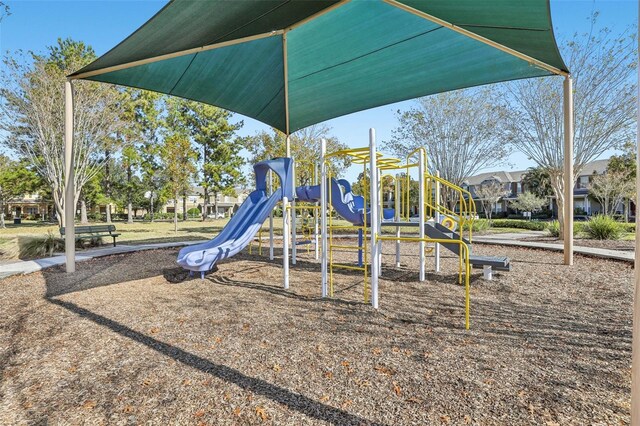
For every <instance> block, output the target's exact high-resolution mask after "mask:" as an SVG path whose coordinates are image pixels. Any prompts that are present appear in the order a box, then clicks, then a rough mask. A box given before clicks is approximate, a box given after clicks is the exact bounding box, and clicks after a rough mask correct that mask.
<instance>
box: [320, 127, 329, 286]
mask: <svg viewBox="0 0 640 426" xmlns="http://www.w3.org/2000/svg"><path fill="white" fill-rule="evenodd" d="M326 153H327V141H326V139H324V138H323V139H322V140H321V141H320V212H319V213H320V222H321V225H320V226H321V228H322V231H321V235H322V259H321V263H320V264H321V270H322V297H327V296H328V294H329V291H328V286H327V165H326V163H325V158H324V157H325V155H326Z"/></svg>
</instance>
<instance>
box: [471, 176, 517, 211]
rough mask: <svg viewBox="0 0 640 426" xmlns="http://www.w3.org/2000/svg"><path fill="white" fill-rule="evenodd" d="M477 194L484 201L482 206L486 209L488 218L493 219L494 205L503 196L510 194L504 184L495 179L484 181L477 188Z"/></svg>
mask: <svg viewBox="0 0 640 426" xmlns="http://www.w3.org/2000/svg"><path fill="white" fill-rule="evenodd" d="M475 192H476V195H477V196H478V198H479V199H480V202H482V208H483V209H484V212H485V214H486V215H487V219H489V221H491V215H492V214H493V207H494V206H495V205H496V204H497V203H498V201H500V199H501V198H502V197H505V196H507V195H508V194H509V191H507V190H506V189H505V188H504V185H503V184H502V183H500V182H498V181H497V180H495V179H492V180H489V181H485V182H482V184H481V185H480V187H479V188H478V189H476V191H475Z"/></svg>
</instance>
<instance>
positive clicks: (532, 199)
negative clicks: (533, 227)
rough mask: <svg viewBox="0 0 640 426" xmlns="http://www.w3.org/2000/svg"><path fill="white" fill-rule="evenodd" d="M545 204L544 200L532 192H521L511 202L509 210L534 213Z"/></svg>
mask: <svg viewBox="0 0 640 426" xmlns="http://www.w3.org/2000/svg"><path fill="white" fill-rule="evenodd" d="M545 204H547V200H546V199H545V198H543V197H539V196H537V195H536V194H535V193H534V192H530V191H527V192H521V193H520V194H518V197H517V198H516V199H515V200H514V201H511V208H513V209H516V210H520V211H522V212H535V211H537V210H540V209H541V208H542V207H543V206H544V205H545Z"/></svg>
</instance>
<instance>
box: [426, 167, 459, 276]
mask: <svg viewBox="0 0 640 426" xmlns="http://www.w3.org/2000/svg"><path fill="white" fill-rule="evenodd" d="M436 177H437V178H439V177H440V170H436ZM435 198H436V199H435V201H434V203H433V204H434V205H435V207H436V211H435V214H434V216H433V218H434V220H435V221H436V223H440V212H439V211H438V209H437V207H438V205H439V204H440V198H441V197H440V181H439V180H436V194H435ZM458 232H462V230H459V231H458ZM433 256H434V258H435V265H434V267H433V269H434V270H435V272H440V243H435V247H434V249H433Z"/></svg>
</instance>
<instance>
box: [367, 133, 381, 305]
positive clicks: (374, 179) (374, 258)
mask: <svg viewBox="0 0 640 426" xmlns="http://www.w3.org/2000/svg"><path fill="white" fill-rule="evenodd" d="M376 154H377V150H376V130H375V129H373V128H371V129H369V182H371V184H370V185H369V186H370V187H371V188H370V190H371V201H370V203H371V208H370V209H369V212H370V217H371V224H370V225H369V226H370V227H371V306H373V307H374V308H375V309H378V276H379V274H380V265H379V263H380V256H378V252H379V245H378V241H377V240H378V187H379V185H380V182H379V181H378V165H377V158H376ZM364 211H365V214H366V211H367V206H364ZM365 267H366V266H365Z"/></svg>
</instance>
